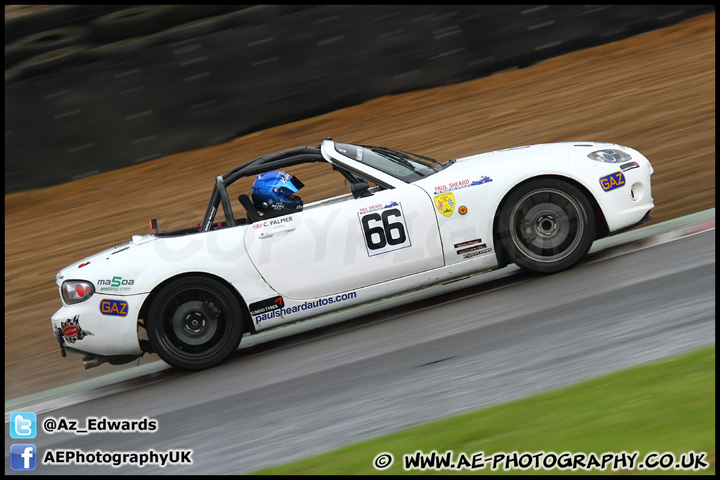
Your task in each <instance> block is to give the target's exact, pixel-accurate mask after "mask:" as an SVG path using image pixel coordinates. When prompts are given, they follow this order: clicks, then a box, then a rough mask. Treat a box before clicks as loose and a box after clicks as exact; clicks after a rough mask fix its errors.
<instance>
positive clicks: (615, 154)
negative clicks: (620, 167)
mask: <svg viewBox="0 0 720 480" xmlns="http://www.w3.org/2000/svg"><path fill="white" fill-rule="evenodd" d="M588 158H589V159H590V160H595V161H596V162H604V163H623V162H627V161H629V160H632V157H631V156H630V155H628V154H627V153H625V152H623V151H622V150H615V149H614V148H611V149H607V150H595V151H594V152H592V153H588Z"/></svg>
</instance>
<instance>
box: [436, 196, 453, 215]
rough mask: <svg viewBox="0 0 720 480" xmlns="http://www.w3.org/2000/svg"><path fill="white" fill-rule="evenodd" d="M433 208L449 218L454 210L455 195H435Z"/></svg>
mask: <svg viewBox="0 0 720 480" xmlns="http://www.w3.org/2000/svg"><path fill="white" fill-rule="evenodd" d="M435 208H437V209H438V211H439V212H440V213H442V214H443V215H445V216H446V217H449V216H450V215H452V213H453V211H454V210H455V195H453V194H452V193H441V194H439V195H435Z"/></svg>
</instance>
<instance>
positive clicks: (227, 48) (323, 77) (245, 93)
mask: <svg viewBox="0 0 720 480" xmlns="http://www.w3.org/2000/svg"><path fill="white" fill-rule="evenodd" d="M714 8H715V7H714V6H712V5H710V6H692V5H683V6H677V5H616V6H584V5H524V6H523V5H513V6H478V5H454V6H453V5H450V6H445V5H414V6H402V5H396V6H393V5H391V6H384V5H375V6H348V5H319V6H318V5H315V6H313V5H309V6H308V5H306V6H289V5H59V6H43V5H36V6H22V5H16V6H6V16H5V191H6V193H11V192H17V191H23V190H28V189H32V188H40V187H47V186H51V185H56V184H59V183H64V182H69V181H72V180H77V179H79V178H84V177H87V176H90V175H94V174H97V173H101V172H106V171H111V170H114V169H118V168H122V167H127V166H132V165H136V164H139V163H144V162H149V161H151V160H155V159H158V158H161V157H165V156H168V155H171V154H174V153H178V152H183V151H187V150H193V149H200V148H205V147H209V146H213V145H219V144H222V143H226V142H228V141H230V140H232V139H234V138H237V137H239V136H241V135H244V134H247V133H250V132H254V131H258V130H262V129H265V128H268V127H271V126H275V125H280V124H284V123H287V122H291V121H297V120H300V119H304V118H309V117H312V116H315V115H318V114H321V113H326V112H330V111H333V110H338V109H341V108H344V107H348V106H352V105H357V104H360V103H362V102H364V101H367V100H370V99H374V98H378V97H382V96H386V95H394V94H399V93H403V92H409V91H416V90H420V89H428V88H433V87H438V86H442V85H448V84H456V83H460V82H464V81H468V80H471V79H475V78H479V77H482V76H486V75H490V74H492V73H496V72H499V71H503V70H508V69H517V68H523V67H526V66H528V65H531V64H534V63H536V62H538V61H540V60H543V59H547V58H551V57H554V56H557V55H561V54H564V53H568V52H571V51H575V50H579V49H583V48H587V47H591V46H594V45H600V44H605V43H610V42H614V41H617V40H620V39H623V38H626V37H629V36H632V35H637V34H639V33H642V32H646V31H650V30H654V29H658V28H661V27H665V26H668V25H672V24H675V23H678V22H682V21H683V20H685V19H687V18H690V17H693V16H697V15H700V14H702V13H706V12H709V11H714ZM610 73H611V72H606V74H610ZM318 143H319V141H318Z"/></svg>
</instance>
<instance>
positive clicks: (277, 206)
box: [252, 171, 305, 214]
mask: <svg viewBox="0 0 720 480" xmlns="http://www.w3.org/2000/svg"><path fill="white" fill-rule="evenodd" d="M304 186H305V185H303V183H302V182H301V181H300V180H298V178H297V177H291V176H290V175H288V174H287V173H285V172H280V171H273V172H266V173H263V174H261V175H258V176H257V178H256V179H255V181H254V182H253V185H252V201H253V204H254V205H255V208H257V209H258V210H259V211H261V212H264V213H265V212H267V213H270V212H273V213H281V214H286V213H293V212H300V211H302V209H303V201H302V198H300V197H298V196H297V195H294V194H295V193H297V191H298V190H300V189H301V188H302V187H304Z"/></svg>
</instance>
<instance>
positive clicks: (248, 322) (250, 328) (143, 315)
mask: <svg viewBox="0 0 720 480" xmlns="http://www.w3.org/2000/svg"><path fill="white" fill-rule="evenodd" d="M183 277H207V278H211V279H213V280H215V281H218V282H220V283H222V284H223V285H224V286H225V287H227V288H228V289H229V290H230V291H231V292H232V293H233V295H235V298H236V300H237V301H238V303H239V304H240V308H242V310H243V312H242V313H243V315H242V322H243V329H244V331H245V332H250V333H252V334H254V333H256V332H255V325H254V324H253V322H252V318H251V317H250V310H249V309H248V306H247V303H245V299H243V297H242V295H241V294H240V292H238V291H237V289H236V288H235V287H233V286H232V285H231V284H230V283H229V282H228V281H226V280H225V279H223V278H222V277H218V276H217V275H212V274H209V273H205V272H187V273H181V274H179V275H175V276H173V277H170V278H167V279H165V280H164V281H162V282H161V283H159V284H158V285H156V286H155V288H153V289H152V291H151V292H150V295H148V297H147V298H146V299H145V301H144V302H143V304H142V307H140V313H139V315H138V319H142V322H140V321H138V324H139V326H141V327H142V328H143V329H146V326H145V322H146V321H147V316H148V313H149V311H150V305H152V302H153V301H154V300H155V297H157V295H158V293H160V291H161V290H162V289H163V288H165V286H166V285H168V284H169V283H171V282H174V281H176V280H178V279H181V278H183ZM141 342H142V340H141ZM143 351H146V350H145V349H143ZM146 353H153V352H152V350H149V351H146Z"/></svg>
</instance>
